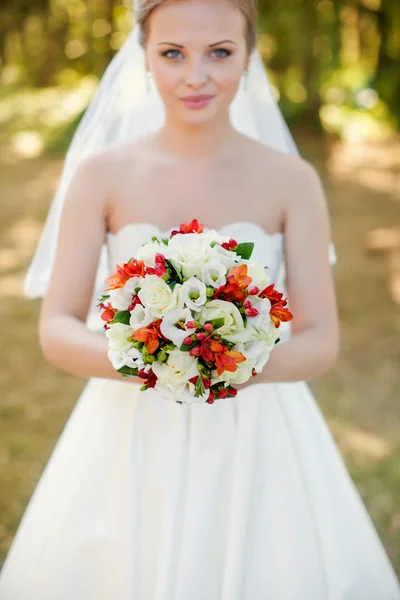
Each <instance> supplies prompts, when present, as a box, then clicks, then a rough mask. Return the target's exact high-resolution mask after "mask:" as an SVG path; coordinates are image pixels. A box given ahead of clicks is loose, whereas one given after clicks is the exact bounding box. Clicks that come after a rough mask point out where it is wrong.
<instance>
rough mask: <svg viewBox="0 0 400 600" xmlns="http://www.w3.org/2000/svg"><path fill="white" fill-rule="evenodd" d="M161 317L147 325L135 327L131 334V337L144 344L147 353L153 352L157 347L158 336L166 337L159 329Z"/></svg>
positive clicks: (158, 343) (158, 342)
mask: <svg viewBox="0 0 400 600" xmlns="http://www.w3.org/2000/svg"><path fill="white" fill-rule="evenodd" d="M161 321H162V319H158V321H153V323H150V325H147V327H140V329H136V331H134V332H133V334H132V339H133V340H136V341H138V342H144V344H145V345H146V348H147V350H148V351H149V354H154V352H155V351H156V350H157V348H158V347H159V345H160V338H161V339H166V338H164V336H163V335H162V333H161V331H160V324H161Z"/></svg>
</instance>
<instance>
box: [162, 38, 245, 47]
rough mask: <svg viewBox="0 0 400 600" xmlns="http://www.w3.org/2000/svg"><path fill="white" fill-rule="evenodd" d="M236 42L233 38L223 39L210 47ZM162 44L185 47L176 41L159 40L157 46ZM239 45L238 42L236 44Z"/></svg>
mask: <svg viewBox="0 0 400 600" xmlns="http://www.w3.org/2000/svg"><path fill="white" fill-rule="evenodd" d="M226 43H229V44H236V42H234V41H233V40H222V41H221V42H215V43H214V44H209V46H208V47H209V48H213V47H214V46H219V45H221V44H226ZM162 44H168V45H169V46H176V48H184V47H185V46H182V45H181V44H175V42H159V43H158V44H157V46H161V45H162ZM236 45H237V44H236Z"/></svg>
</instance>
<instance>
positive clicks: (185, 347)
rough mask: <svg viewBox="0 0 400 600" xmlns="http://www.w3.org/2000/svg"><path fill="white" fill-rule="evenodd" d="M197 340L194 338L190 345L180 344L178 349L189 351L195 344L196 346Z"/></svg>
mask: <svg viewBox="0 0 400 600" xmlns="http://www.w3.org/2000/svg"><path fill="white" fill-rule="evenodd" d="M198 344H199V342H198V341H197V340H194V342H192V343H191V344H190V346H186V344H182V345H181V346H180V348H179V350H181V351H182V352H190V350H191V349H192V348H194V347H195V346H198Z"/></svg>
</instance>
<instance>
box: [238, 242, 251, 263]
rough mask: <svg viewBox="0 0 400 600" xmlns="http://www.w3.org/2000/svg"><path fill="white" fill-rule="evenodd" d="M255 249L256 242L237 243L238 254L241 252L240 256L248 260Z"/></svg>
mask: <svg viewBox="0 0 400 600" xmlns="http://www.w3.org/2000/svg"><path fill="white" fill-rule="evenodd" d="M253 250H254V242H242V243H241V244H238V245H237V247H236V249H235V252H236V254H239V256H241V257H242V258H244V259H246V260H247V259H249V258H250V257H251V255H252V254H253Z"/></svg>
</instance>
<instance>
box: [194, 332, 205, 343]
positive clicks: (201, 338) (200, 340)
mask: <svg viewBox="0 0 400 600" xmlns="http://www.w3.org/2000/svg"><path fill="white" fill-rule="evenodd" d="M205 337H206V336H205V333H203V332H202V331H199V332H198V333H196V339H198V340H199V342H202V341H203V340H204V338H205Z"/></svg>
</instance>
